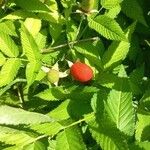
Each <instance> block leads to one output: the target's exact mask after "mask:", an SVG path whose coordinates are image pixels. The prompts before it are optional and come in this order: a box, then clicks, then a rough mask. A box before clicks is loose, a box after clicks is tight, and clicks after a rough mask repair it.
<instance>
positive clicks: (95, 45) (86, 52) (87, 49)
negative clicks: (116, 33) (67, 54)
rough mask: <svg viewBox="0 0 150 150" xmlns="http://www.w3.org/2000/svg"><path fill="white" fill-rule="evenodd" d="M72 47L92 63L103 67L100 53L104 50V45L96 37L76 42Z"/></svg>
mask: <svg viewBox="0 0 150 150" xmlns="http://www.w3.org/2000/svg"><path fill="white" fill-rule="evenodd" d="M74 49H75V50H76V51H77V52H79V53H81V54H82V55H83V56H84V57H86V58H87V59H88V60H89V62H90V63H92V64H93V65H95V66H97V67H98V68H103V66H102V61H101V57H100V54H101V53H102V52H103V51H104V46H103V43H102V42H101V41H100V40H99V39H98V38H97V40H96V41H94V42H91V41H86V42H83V43H79V44H76V45H75V46H74ZM100 51H101V52H100Z"/></svg>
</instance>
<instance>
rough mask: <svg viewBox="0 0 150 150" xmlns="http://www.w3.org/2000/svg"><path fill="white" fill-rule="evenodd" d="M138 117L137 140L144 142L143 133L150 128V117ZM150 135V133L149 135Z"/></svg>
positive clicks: (143, 115)
mask: <svg viewBox="0 0 150 150" xmlns="http://www.w3.org/2000/svg"><path fill="white" fill-rule="evenodd" d="M137 117H138V121H137V124H136V133H135V138H136V140H137V141H139V142H140V141H142V138H144V137H142V134H143V131H144V129H145V128H146V127H148V126H150V115H146V114H140V113H138V114H137ZM147 134H149V133H147Z"/></svg>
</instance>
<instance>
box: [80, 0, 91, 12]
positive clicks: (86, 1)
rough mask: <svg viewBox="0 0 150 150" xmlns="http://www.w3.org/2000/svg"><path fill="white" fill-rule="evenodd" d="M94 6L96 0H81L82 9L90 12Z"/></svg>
mask: <svg viewBox="0 0 150 150" xmlns="http://www.w3.org/2000/svg"><path fill="white" fill-rule="evenodd" d="M93 7H94V0H82V2H81V9H82V10H83V11H84V12H86V13H88V12H90V11H91V10H92V9H93Z"/></svg>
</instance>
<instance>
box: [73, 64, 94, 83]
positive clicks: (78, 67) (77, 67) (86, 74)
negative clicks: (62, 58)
mask: <svg viewBox="0 0 150 150" xmlns="http://www.w3.org/2000/svg"><path fill="white" fill-rule="evenodd" d="M70 73H71V75H72V76H73V78H74V79H75V80H77V81H80V82H82V83H84V82H88V81H90V80H91V79H92V78H93V70H92V69H91V67H89V66H88V65H86V64H84V63H81V62H76V63H74V64H73V65H72V66H71V68H70Z"/></svg>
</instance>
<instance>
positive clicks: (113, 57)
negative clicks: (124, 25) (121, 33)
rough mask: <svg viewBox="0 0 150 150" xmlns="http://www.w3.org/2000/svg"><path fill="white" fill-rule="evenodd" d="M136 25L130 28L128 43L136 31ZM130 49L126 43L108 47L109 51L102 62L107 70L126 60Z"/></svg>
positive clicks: (116, 43)
mask: <svg viewBox="0 0 150 150" xmlns="http://www.w3.org/2000/svg"><path fill="white" fill-rule="evenodd" d="M134 28H135V23H134V24H132V25H131V26H129V27H128V29H127V32H126V37H127V39H128V41H130V39H131V35H132V33H133V31H134ZM129 47H130V43H129V42H126V41H121V42H116V41H114V42H112V44H111V45H110V46H109V47H108V50H107V51H106V52H105V53H104V55H103V58H102V61H103V64H104V67H105V69H108V68H112V67H114V66H117V65H118V63H120V62H121V61H122V60H124V59H125V58H126V55H127V54H128V51H129Z"/></svg>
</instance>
